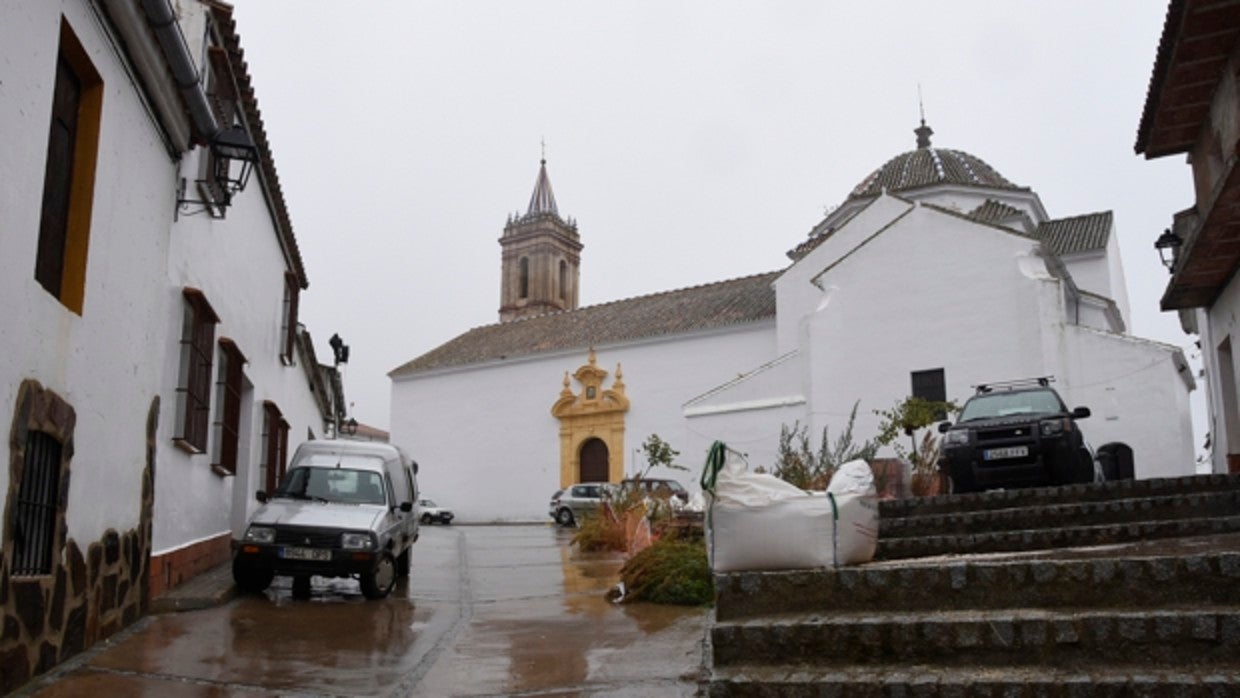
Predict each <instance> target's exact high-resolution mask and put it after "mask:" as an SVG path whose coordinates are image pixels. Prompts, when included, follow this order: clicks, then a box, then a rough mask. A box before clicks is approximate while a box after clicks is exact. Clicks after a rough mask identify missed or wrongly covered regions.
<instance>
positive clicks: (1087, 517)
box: [879, 489, 1240, 540]
mask: <svg viewBox="0 0 1240 698" xmlns="http://www.w3.org/2000/svg"><path fill="white" fill-rule="evenodd" d="M1236 515H1240V489H1238V490H1221V491H1212V492H1191V493H1184V492H1178V493H1175V494H1170V495H1157V496H1149V497H1139V498H1131V499H1114V500H1105V501H1094V502H1065V503H1062V504H1049V505H1043V506H1033V507H1029V506H1022V507H1012V508H1008V509H985V510H981V511H965V512H952V513H949V514H925V515H909V516H893V517H888V518H883V519H880V520H879V537H880V538H881V539H883V540H891V539H894V538H908V537H926V536H948V535H966V534H974V533H977V532H979V531H988V532H994V531H1025V530H1034V529H1054V528H1063V527H1064V526H1065V524H1070V525H1072V526H1099V525H1103V524H1123V523H1130V522H1133V521H1142V522H1145V521H1167V520H1171V519H1191V518H1209V517H1216V516H1217V517H1227V516H1236Z"/></svg>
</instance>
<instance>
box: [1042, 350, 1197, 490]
mask: <svg viewBox="0 0 1240 698" xmlns="http://www.w3.org/2000/svg"><path fill="white" fill-rule="evenodd" d="M1064 346H1065V351H1064V353H1063V356H1062V363H1061V365H1060V367H1059V368H1057V369H1056V375H1057V376H1060V380H1059V381H1058V382H1057V383H1056V384H1055V388H1056V389H1057V390H1058V391H1059V393H1060V395H1061V396H1062V397H1063V399H1064V402H1066V403H1068V407H1069V408H1073V407H1077V406H1085V407H1089V408H1090V411H1091V412H1092V413H1093V414H1092V415H1091V416H1090V417H1089V418H1088V419H1085V420H1082V421H1081V423H1080V426H1081V430H1082V431H1083V432H1084V434H1085V438H1086V441H1088V442H1089V444H1090V445H1091V446H1093V448H1095V449H1097V448H1098V447H1099V446H1102V445H1103V444H1106V443H1109V442H1113V441H1119V442H1123V443H1126V444H1128V445H1129V446H1131V447H1132V449H1133V462H1134V465H1135V472H1136V476H1137V477H1138V478H1150V477H1179V476H1182V475H1192V474H1193V473H1194V472H1195V462H1194V456H1193V428H1192V417H1191V412H1190V410H1189V404H1188V389H1187V387H1186V384H1185V378H1186V377H1187V378H1188V380H1190V381H1191V377H1189V374H1190V373H1191V371H1190V369H1189V368H1188V364H1187V362H1186V361H1185V360H1184V357H1183V355H1182V354H1181V353H1180V351H1179V349H1178V348H1176V347H1172V346H1170V345H1166V344H1160V343H1157V342H1152V341H1149V340H1144V339H1137V338H1133V337H1125V336H1120V335H1116V334H1114V333H1109V332H1100V331H1097V330H1093V329H1090V328H1085V327H1067V328H1065V342H1064ZM1181 367H1182V368H1181Z"/></svg>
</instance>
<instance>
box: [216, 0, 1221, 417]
mask: <svg viewBox="0 0 1240 698" xmlns="http://www.w3.org/2000/svg"><path fill="white" fill-rule="evenodd" d="M235 5H236V11H235V14H234V17H235V18H236V20H237V31H238V33H239V34H240V35H241V44H242V47H243V48H244V49H245V58H246V60H247V61H248V63H249V69H250V74H251V76H252V78H253V84H254V87H255V90H256V93H257V97H258V103H259V107H260V108H261V109H262V114H263V118H264V121H265V124H266V130H267V134H268V137H269V140H270V143H271V145H272V148H273V151H274V156H275V160H276V163H277V166H278V169H279V175H280V182H281V186H282V187H283V190H284V195H285V198H286V200H287V202H288V205H289V209H290V213H291V216H292V220H293V226H294V230H295V233H296V236H297V239H298V242H299V244H300V247H301V252H302V255H303V257H304V259H305V263H306V268H307V273H308V275H309V279H310V288H309V289H308V291H306V292H305V294H304V295H303V297H302V306H301V307H302V310H301V313H302V315H301V317H302V320H303V321H304V322H305V323H306V325H307V326H308V327H309V329H310V331H311V332H312V333H313V335H314V336H315V338H316V340H317V341H316V344H317V346H318V350H319V353H320V357H330V356H331V352H330V349H328V347H327V341H326V340H327V338H328V337H330V336H331V334H332V333H333V332H338V333H339V334H340V335H341V337H343V338H344V340H345V341H346V343H348V344H349V345H350V347H351V357H350V364H349V366H348V367H347V369H346V374H345V386H346V396H347V399H348V400H349V401H350V402H351V403H353V414H354V416H356V418H357V419H358V420H359V421H362V422H365V423H368V424H372V425H375V426H378V427H380V428H385V429H386V428H387V427H388V425H389V423H390V420H389V397H390V384H389V381H388V379H387V376H386V374H387V372H388V371H390V370H392V369H393V368H395V367H396V366H398V365H400V364H402V363H404V362H405V361H408V360H410V359H412V358H414V357H416V356H418V355H420V354H422V353H424V352H426V351H428V350H430V349H433V348H434V347H436V346H438V345H440V344H442V343H444V342H446V341H448V340H450V339H452V338H453V337H455V336H457V335H458V334H460V333H462V332H464V331H466V330H468V329H470V328H471V327H476V326H479V325H487V324H491V323H494V322H496V321H497V319H498V309H499V271H500V247H499V244H498V242H497V240H498V238H499V236H500V234H501V232H502V230H503V226H504V222H505V220H506V217H507V216H508V214H510V213H515V212H524V210H525V207H526V204H527V203H528V201H529V196H530V193H531V191H532V190H533V186H534V180H535V177H536V175H537V172H538V161H539V157H540V154H541V145H540V143H541V141H543V140H544V139H545V141H546V157H547V167H548V172H549V174H550V177H551V182H552V186H553V188H554V190H555V196H556V199H557V202H558V204H559V210H560V213H561V214H562V215H565V216H571V217H573V218H575V219H577V221H578V224H579V231H580V234H581V239H582V242H583V243H584V245H585V249H584V251H583V252H582V262H581V298H580V300H581V304H582V305H583V306H584V305H592V304H596V303H602V302H607V301H612V300H618V299H621V298H629V297H633V296H639V295H644V294H647V293H652V292H658V291H664V290H670V289H674V288H682V287H686V286H693V285H697V284H701V283H709V282H713V281H720V280H723V279H728V278H734V277H738V276H745V275H749V274H753V273H758V272H764V271H770V270H775V269H780V268H783V267H784V266H785V265H786V264H787V263H788V259H787V257H786V256H785V252H786V251H787V250H789V249H791V248H792V247H794V246H795V245H796V244H797V243H799V242H801V241H802V240H803V239H804V238H805V236H806V234H807V233H808V232H809V230H810V229H811V228H812V227H813V226H814V224H815V223H817V222H818V221H819V220H821V218H822V217H823V215H824V212H825V211H826V209H827V208H828V207H833V206H836V205H838V204H839V203H841V202H842V201H843V200H844V199H845V197H846V196H847V195H848V193H849V191H850V190H851V189H852V188H853V187H854V186H855V185H856V184H857V183H858V182H860V181H861V180H862V179H864V178H865V177H866V175H868V174H869V173H870V172H871V171H873V170H874V169H875V168H877V167H878V166H880V165H882V164H883V163H884V162H886V161H887V160H888V159H890V158H892V157H893V156H895V155H897V154H899V153H901V152H904V151H907V150H910V149H912V148H913V147H914V145H915V141H914V135H913V131H912V130H913V128H914V127H916V126H917V120H918V85H920V86H921V91H922V94H923V97H924V104H925V113H926V121H927V123H928V124H929V125H930V126H931V127H932V128H933V129H934V131H935V135H934V137H933V143H934V145H935V146H938V147H943V148H954V149H959V150H964V151H967V152H970V153H972V154H974V155H976V156H978V157H980V158H982V159H983V160H985V161H986V162H987V163H989V164H990V165H991V166H993V167H994V168H995V169H997V170H998V171H999V173H1000V174H1002V175H1004V176H1005V177H1007V178H1008V179H1009V180H1011V181H1013V182H1015V183H1016V184H1019V185H1022V186H1029V187H1031V188H1033V190H1034V191H1036V192H1037V193H1038V194H1039V195H1040V196H1041V198H1042V202H1043V204H1044V205H1045V206H1046V209H1047V211H1048V213H1049V214H1050V215H1051V216H1052V217H1066V216H1073V215H1078V214H1083V213H1090V212H1093V211H1100V210H1107V209H1110V210H1113V211H1114V212H1115V226H1116V230H1117V232H1118V235H1119V239H1120V247H1121V250H1122V254H1123V261H1124V266H1125V270H1126V274H1127V277H1128V286H1129V297H1130V300H1131V304H1132V310H1133V318H1132V327H1131V328H1130V330H1131V331H1132V332H1134V333H1135V334H1137V335H1140V336H1144V337H1148V338H1152V339H1157V340H1160V341H1164V342H1168V343H1172V344H1176V345H1179V346H1183V347H1184V348H1185V351H1186V353H1188V354H1189V355H1190V356H1196V353H1197V352H1196V349H1195V347H1193V346H1192V343H1191V341H1192V339H1194V338H1192V337H1188V336H1186V335H1184V334H1183V333H1182V332H1181V331H1180V329H1179V325H1178V322H1177V320H1176V318H1175V316H1174V315H1173V314H1168V313H1161V312H1160V311H1159V310H1158V299H1159V298H1160V296H1161V294H1162V291H1163V290H1164V288H1165V286H1166V282H1167V279H1168V275H1167V272H1166V271H1165V270H1164V269H1163V267H1162V266H1161V265H1160V264H1159V262H1158V256H1157V254H1156V252H1155V251H1154V248H1153V241H1154V239H1155V238H1156V237H1157V236H1158V234H1159V233H1160V232H1161V231H1162V230H1163V229H1164V228H1165V227H1167V226H1168V225H1169V224H1170V221H1171V215H1172V213H1173V212H1175V211H1178V210H1181V209H1183V208H1186V207H1188V206H1189V205H1190V204H1191V203H1192V192H1191V187H1190V173H1189V168H1188V166H1187V165H1185V163H1184V158H1182V157H1168V158H1164V159H1162V160H1155V161H1146V160H1145V159H1143V158H1141V157H1138V156H1136V155H1134V153H1133V143H1134V141H1135V138H1136V130H1137V125H1138V123H1139V121H1140V117H1141V110H1142V107H1143V105H1144V103H1145V95H1146V90H1147V88H1148V83H1149V78H1150V73H1151V69H1152V66H1153V61H1154V54H1155V50H1156V48H1157V45H1158V39H1159V36H1160V34H1161V31H1162V22H1163V17H1164V15H1165V12H1166V7H1167V1H1166V0H1110V1H1102V0H1091V1H1090V2H1079V1H1077V0H1072V1H1047V0H1037V1H1021V2H1017V1H1014V0H1004V1H1003V2H994V1H993V0H979V1H977V2H965V1H959V2H935V3H926V2H881V1H870V2H826V1H819V2H813V1H809V0H806V1H803V2H772V1H769V0H763V1H762V2H744V3H740V2H727V1H720V0H711V1H710V2H676V1H669V0H658V1H657V2H656V1H650V2H645V1H636V0H625V1H624V2H616V3H608V4H605V3H601V2H581V1H580V0H565V1H563V2H533V1H528V0H527V1H524V2H511V1H510V0H502V1H494V2H459V1H455V0H454V1H451V2H435V3H430V2H410V1H409V0H392V1H384V2H379V1H371V2H366V3H354V2H340V1H339V0H333V1H331V2H328V1H325V0H324V1H319V0H236V2H235ZM962 253H965V254H967V251H962ZM962 302H963V303H967V299H962ZM944 312H951V309H949V308H945V309H944ZM890 322H891V323H892V328H893V332H898V331H899V323H900V318H890ZM1197 395H1198V396H1199V395H1200V391H1198V393H1197ZM1195 419H1196V420H1198V421H1200V419H1201V416H1200V414H1198V415H1196V416H1195ZM1197 431H1198V433H1199V434H1200V433H1203V427H1202V425H1201V424H1200V423H1199V424H1198V425H1197ZM1199 441H1200V440H1199Z"/></svg>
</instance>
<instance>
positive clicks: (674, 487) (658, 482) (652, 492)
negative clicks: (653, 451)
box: [620, 477, 689, 504]
mask: <svg viewBox="0 0 1240 698" xmlns="http://www.w3.org/2000/svg"><path fill="white" fill-rule="evenodd" d="M629 488H639V489H641V490H642V492H644V493H645V494H646V495H647V496H653V497H675V498H676V499H679V500H680V501H681V503H683V504H688V503H689V490H686V489H685V487H684V485H682V484H680V483H679V482H676V481H675V480H668V479H666V478H654V477H643V478H630V479H627V480H622V481H621V482H620V491H621V492H623V491H625V490H627V489H629Z"/></svg>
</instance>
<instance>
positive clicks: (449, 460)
mask: <svg viewBox="0 0 1240 698" xmlns="http://www.w3.org/2000/svg"><path fill="white" fill-rule="evenodd" d="M773 338H774V334H773V327H772V324H771V323H757V324H754V325H746V326H741V327H736V328H731V329H730V330H727V331H722V332H713V333H703V334H698V335H693V336H688V337H686V336H680V337H677V338H675V339H674V340H655V341H650V342H642V343H633V344H625V345H618V346H599V347H595V351H596V355H597V365H598V367H599V368H602V369H604V370H606V371H608V373H609V375H608V377H607V380H606V381H605V382H604V388H610V387H611V385H612V382H613V380H614V379H615V370H616V364H617V363H619V364H621V367H622V369H623V372H624V384H625V392H626V395H628V397H629V400H630V402H631V407H630V410H629V412H628V413H627V414H626V416H625V445H624V452H623V454H619V455H621V456H622V457H623V459H624V463H625V472H626V473H630V474H631V473H633V472H634V471H636V470H637V469H638V467H639V464H637V463H635V461H634V459H635V455H636V454H635V450H636V449H638V448H639V447H640V446H641V444H642V442H644V441H645V440H646V438H647V437H648V436H650V435H651V434H658V435H659V437H660V438H661V439H663V440H664V441H666V442H668V443H669V444H670V445H671V446H672V448H674V449H676V450H678V451H680V452H681V455H680V457H679V458H678V462H679V463H680V464H683V465H685V466H687V467H689V468H690V471H689V472H682V471H671V472H668V471H664V473H663V474H664V475H666V476H668V477H672V478H674V479H676V480H678V481H680V482H681V483H682V484H684V485H685V486H686V487H688V488H691V489H692V488H694V487H696V482H697V479H698V476H699V475H700V471H701V466H702V464H703V462H704V460H705V457H706V450H705V449H706V448H708V447H709V445H710V443H711V441H713V439H715V438H724V439H725V440H726V438H727V437H726V435H725V436H716V435H714V434H709V433H697V432H691V431H689V426H687V425H686V424H685V422H684V420H683V419H682V416H681V410H682V404H683V403H684V402H685V401H686V399H688V398H689V397H692V396H695V395H700V394H702V393H704V392H706V391H707V390H709V389H711V388H712V387H714V386H716V385H719V384H720V383H722V382H724V380H727V379H730V378H733V377H735V376H736V374H737V373H741V372H743V371H747V370H750V369H751V368H752V367H754V366H757V365H759V364H760V363H761V362H762V361H765V360H769V357H770V356H772V355H773ZM587 359H588V350H587V349H586V348H581V349H579V350H576V351H571V352H561V353H556V354H550V355H542V356H539V357H536V358H532V359H518V360H510V361H503V362H497V363H493V364H487V365H483V366H473V367H469V368H467V369H464V370H455V371H452V370H448V371H441V372H434V373H426V374H419V375H415V376H409V377H398V378H395V379H393V381H392V432H391V433H392V436H391V439H392V443H394V444H396V445H398V446H400V447H401V448H403V449H405V450H406V451H407V452H408V453H409V454H410V455H411V456H412V457H413V459H414V460H416V461H418V463H419V465H420V468H421V469H420V471H419V475H418V478H419V481H420V484H421V486H422V489H423V492H425V493H426V495H427V496H429V497H431V498H432V499H435V500H436V501H438V502H439V503H440V504H442V505H444V506H448V507H450V508H452V509H453V511H454V512H456V514H457V516H458V518H459V519H460V520H461V521H462V522H476V521H492V520H500V521H550V518H549V517H548V515H547V503H548V502H549V501H550V497H551V494H552V492H554V491H555V490H557V489H559V486H560V436H559V428H560V426H559V421H558V420H556V419H555V418H554V417H553V416H552V415H551V407H552V405H553V404H554V403H555V401H556V400H557V399H558V398H559V394H560V390H561V389H562V388H563V380H564V373H565V371H567V372H569V373H570V374H571V373H573V372H575V371H576V370H577V369H578V368H579V367H580V366H582V365H583V364H585V363H586V362H587ZM572 388H573V390H574V391H575V392H580V389H581V388H580V386H579V385H576V383H575V381H574V382H573V385H572ZM778 436H779V434H778V430H777V431H776V433H775V438H776V439H777V438H778ZM703 443H705V446H703V445H702V444H703ZM611 456H612V458H615V457H616V456H617V454H611ZM651 475H652V476H657V475H658V473H651Z"/></svg>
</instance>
